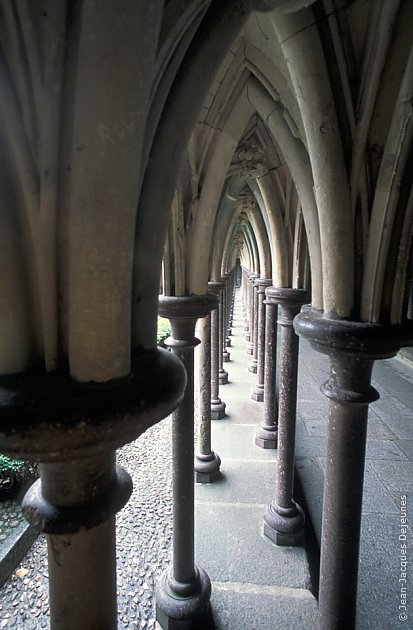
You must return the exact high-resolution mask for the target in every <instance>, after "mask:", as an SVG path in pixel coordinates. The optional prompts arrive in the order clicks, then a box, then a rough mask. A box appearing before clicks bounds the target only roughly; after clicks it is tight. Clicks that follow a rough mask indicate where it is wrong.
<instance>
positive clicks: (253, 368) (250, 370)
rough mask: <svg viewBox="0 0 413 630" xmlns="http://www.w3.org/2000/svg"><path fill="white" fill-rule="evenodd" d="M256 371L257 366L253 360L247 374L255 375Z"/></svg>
mask: <svg viewBox="0 0 413 630" xmlns="http://www.w3.org/2000/svg"><path fill="white" fill-rule="evenodd" d="M257 369H258V364H257V361H256V360H255V361H254V359H253V360H252V361H251V363H250V364H249V366H248V372H251V374H256V373H257Z"/></svg>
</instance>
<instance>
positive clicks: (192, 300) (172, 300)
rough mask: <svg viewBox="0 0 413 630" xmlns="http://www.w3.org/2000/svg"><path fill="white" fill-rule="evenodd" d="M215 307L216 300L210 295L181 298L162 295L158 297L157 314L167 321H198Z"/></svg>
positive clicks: (216, 304)
mask: <svg viewBox="0 0 413 630" xmlns="http://www.w3.org/2000/svg"><path fill="white" fill-rule="evenodd" d="M208 284H209V283H208ZM217 306H218V300H217V298H216V297H215V296H214V295H211V294H210V293H207V294H205V295H189V296H183V297H175V296H171V295H162V296H160V297H159V307H158V313H159V315H161V317H166V318H168V319H180V318H185V319H198V318H202V317H206V316H207V315H208V314H209V313H210V312H211V311H212V310H213V309H214V308H217Z"/></svg>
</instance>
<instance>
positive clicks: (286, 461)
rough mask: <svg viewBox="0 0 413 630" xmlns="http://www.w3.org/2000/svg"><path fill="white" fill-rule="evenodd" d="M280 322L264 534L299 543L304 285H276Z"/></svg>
mask: <svg viewBox="0 0 413 630" xmlns="http://www.w3.org/2000/svg"><path fill="white" fill-rule="evenodd" d="M275 295H276V299H277V301H278V304H279V306H278V311H279V319H278V323H279V325H280V326H281V357H280V393H279V407H278V437H277V440H278V445H277V449H278V454H277V473H276V474H277V477H276V484H275V500H274V501H272V503H271V504H270V505H269V506H268V508H267V511H266V513H265V515H264V534H265V535H266V536H268V537H269V538H270V539H271V540H273V541H274V542H275V543H276V544H277V545H283V546H291V545H298V544H301V543H302V541H303V537H304V513H303V511H302V509H301V507H300V506H299V505H298V504H297V503H296V502H295V501H294V500H293V488H294V452H295V424H296V407H297V370H298V336H297V335H296V334H295V332H294V329H293V319H294V316H295V315H296V314H297V313H298V311H299V310H300V308H301V306H302V304H304V303H306V302H307V300H308V299H309V297H310V295H309V292H308V291H305V290H304V289H289V288H285V289H277V290H276V293H275Z"/></svg>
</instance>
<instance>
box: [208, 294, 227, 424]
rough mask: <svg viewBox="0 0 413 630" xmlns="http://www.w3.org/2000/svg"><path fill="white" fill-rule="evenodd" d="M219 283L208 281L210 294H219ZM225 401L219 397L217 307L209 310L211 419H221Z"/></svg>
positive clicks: (223, 413)
mask: <svg viewBox="0 0 413 630" xmlns="http://www.w3.org/2000/svg"><path fill="white" fill-rule="evenodd" d="M220 289H221V283H220V282H208V290H209V292H210V293H211V294H213V295H216V296H218V299H219V295H220ZM225 406H226V405H225V403H224V402H223V401H222V400H221V398H220V397H219V309H218V307H217V308H214V309H213V311H212V312H211V420H221V419H222V418H223V417H224V416H225Z"/></svg>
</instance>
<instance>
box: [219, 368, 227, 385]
mask: <svg viewBox="0 0 413 630" xmlns="http://www.w3.org/2000/svg"><path fill="white" fill-rule="evenodd" d="M218 379H219V384H220V385H226V384H227V383H228V372H226V371H225V370H223V369H220V370H219V372H218Z"/></svg>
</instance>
